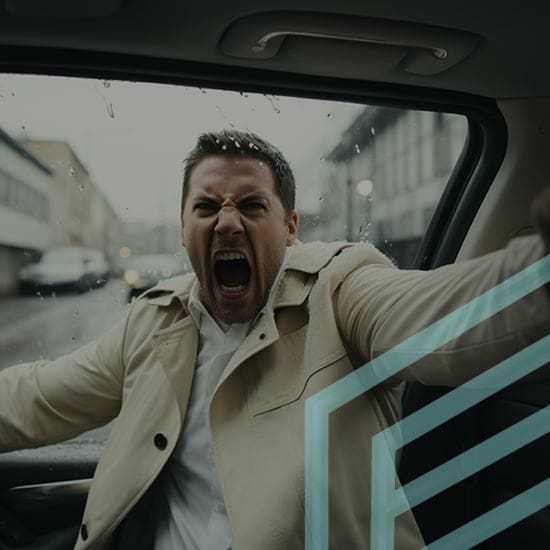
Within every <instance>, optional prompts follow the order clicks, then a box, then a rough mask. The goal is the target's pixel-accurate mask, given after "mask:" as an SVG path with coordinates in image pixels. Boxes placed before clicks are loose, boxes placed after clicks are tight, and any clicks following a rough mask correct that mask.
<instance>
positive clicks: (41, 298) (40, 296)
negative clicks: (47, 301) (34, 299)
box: [36, 292, 44, 301]
mask: <svg viewBox="0 0 550 550" xmlns="http://www.w3.org/2000/svg"><path fill="white" fill-rule="evenodd" d="M36 295H37V296H38V297H39V298H40V300H42V301H44V296H42V294H40V292H37V293H36Z"/></svg>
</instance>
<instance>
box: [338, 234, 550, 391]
mask: <svg viewBox="0 0 550 550" xmlns="http://www.w3.org/2000/svg"><path fill="white" fill-rule="evenodd" d="M543 256H544V250H543V246H542V242H541V240H540V238H539V237H538V236H533V237H524V238H520V239H515V240H513V241H511V242H510V243H509V245H508V246H507V247H506V248H505V249H503V250H501V251H498V252H495V253H492V254H489V255H487V256H484V257H481V258H478V259H474V260H470V261H467V262H463V263H460V264H453V265H449V266H444V267H441V268H438V269H435V270H432V271H412V270H411V271H405V270H398V269H392V268H390V267H388V266H387V265H384V264H383V262H378V263H376V264H371V265H364V266H362V267H360V268H358V269H356V270H354V271H352V272H351V273H349V274H348V275H347V276H346V277H345V279H344V280H343V281H342V283H341V285H340V286H339V288H338V289H337V291H336V292H335V295H334V303H335V314H336V317H337V323H338V326H339V329H340V331H341V334H342V336H343V338H344V340H345V341H346V343H347V345H348V346H349V347H350V349H352V350H353V352H354V353H356V354H357V355H358V357H359V358H360V360H361V361H362V362H364V363H366V362H368V361H370V360H371V359H374V358H375V357H377V356H379V355H381V354H382V353H385V352H388V351H389V350H392V351H393V350H394V348H395V346H396V345H398V344H400V343H401V342H403V341H404V340H405V339H407V338H409V337H411V336H413V335H415V334H417V333H418V332H419V331H421V330H422V329H424V328H426V327H428V326H430V325H431V324H432V323H434V322H436V321H438V320H440V319H442V318H444V317H445V316H446V315H448V314H450V313H452V312H453V311H455V310H456V309H457V308H459V307H460V306H462V305H464V304H465V303H467V302H469V301H471V300H473V299H474V298H476V297H477V296H479V295H480V294H482V293H483V292H485V291H487V290H489V289H491V288H493V287H495V286H496V285H497V284H499V283H500V282H503V281H504V280H506V279H507V278H509V277H511V276H512V275H514V274H516V273H518V272H519V271H521V270H522V269H523V268H525V267H527V266H529V265H530V264H532V263H533V262H535V261H537V260H539V259H541V258H542V257H543ZM549 333H550V292H548V285H547V288H544V287H540V288H538V289H537V290H535V291H533V292H531V293H530V294H528V295H527V296H525V297H524V298H522V299H520V300H518V301H517V302H515V303H513V304H511V305H510V306H508V307H506V308H505V309H504V310H502V311H501V312H500V313H497V314H495V315H493V316H492V317H490V318H489V319H487V320H485V321H483V322H481V323H479V324H477V325H476V326H474V327H472V328H470V329H469V330H467V331H465V332H464V333H462V334H461V335H459V336H457V337H455V338H453V339H451V340H448V341H447V342H446V343H442V345H441V346H439V347H437V348H436V349H430V347H428V346H427V347H426V349H422V346H423V342H422V341H418V342H416V344H415V345H416V346H417V347H418V351H419V352H420V354H421V355H424V357H423V358H422V359H421V360H418V361H416V362H414V363H411V364H410V365H409V366H407V367H406V368H404V369H403V370H401V371H399V372H398V373H397V374H396V375H395V378H394V381H401V380H408V381H411V380H414V381H419V382H422V383H424V384H434V385H449V386H457V385H459V384H462V383H463V382H465V381H466V380H468V379H470V378H472V377H473V376H475V375H477V374H479V373H480V372H482V371H483V370H486V369H488V368H490V367H492V366H493V365H495V364H497V363H498V362H500V361H502V360H504V359H506V358H507V357H509V356H511V355H512V354H513V353H516V352H518V351H520V350H521V349H523V348H525V347H526V346H528V345H529V344H531V343H533V342H534V341H536V340H538V339H540V338H542V337H544V336H547V335H548V334H549ZM389 357H391V356H389ZM549 360H550V352H549ZM542 372H543V376H547V375H548V374H549V373H548V369H547V368H544V369H542V370H541V373H542ZM539 374H540V373H539Z"/></svg>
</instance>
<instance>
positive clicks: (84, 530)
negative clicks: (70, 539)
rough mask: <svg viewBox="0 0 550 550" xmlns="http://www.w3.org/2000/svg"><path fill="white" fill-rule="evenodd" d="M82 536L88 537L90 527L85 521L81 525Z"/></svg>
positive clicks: (83, 538) (83, 537)
mask: <svg viewBox="0 0 550 550" xmlns="http://www.w3.org/2000/svg"><path fill="white" fill-rule="evenodd" d="M80 536H81V537H82V540H87V539H88V527H86V524H85V523H83V524H82V525H81V526H80Z"/></svg>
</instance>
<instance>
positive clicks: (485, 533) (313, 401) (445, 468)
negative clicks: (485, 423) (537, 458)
mask: <svg viewBox="0 0 550 550" xmlns="http://www.w3.org/2000/svg"><path fill="white" fill-rule="evenodd" d="M548 282H550V256H548V255H547V256H546V257H545V258H542V259H541V260H539V261H538V262H536V263H534V264H532V265H531V266H529V267H527V268H526V269H524V270H522V271H520V272H519V273H517V274H515V275H514V276H512V277H510V278H509V279H507V280H505V281H504V282H502V283H500V284H499V285H497V286H496V287H494V288H493V289H491V290H488V291H487V292H485V293H483V294H481V295H480V296H478V297H477V298H475V299H474V300H472V301H470V302H468V303H467V304H465V305H463V306H462V307H460V308H458V309H457V310H455V311H454V312H452V313H451V314H449V315H447V316H446V317H444V318H443V319H441V320H439V321H437V322H436V323H434V324H432V325H430V326H429V327H427V328H426V329H424V330H422V331H420V332H419V333H417V334H415V335H414V336H412V337H410V338H408V339H407V340H405V341H404V342H402V343H401V344H399V345H398V346H395V347H394V348H393V349H392V350H389V351H388V352H386V353H384V354H382V355H380V356H379V357H377V358H376V359H374V360H372V361H370V362H369V363H367V364H365V365H363V366H362V367H361V368H359V369H357V370H356V371H354V372H352V373H350V374H349V375H348V376H346V377H344V378H342V379H341V380H339V381H337V382H335V383H334V384H332V385H330V386H328V387H327V388H325V389H324V390H322V391H320V392H319V393H317V394H316V395H314V396H312V397H310V398H309V399H307V400H306V403H305V428H306V430H305V522H306V523H305V533H306V550H328V540H329V516H328V487H329V471H328V437H329V429H328V418H329V414H330V413H331V412H332V411H334V410H336V409H338V408H339V407H341V406H343V405H345V404H346V403H348V402H349V401H350V400H352V399H354V398H355V397H357V396H359V395H361V394H362V393H364V392H366V391H368V390H370V389H371V388H373V387H374V386H376V385H377V384H379V383H380V382H383V381H384V380H386V379H387V378H389V377H390V376H393V375H395V374H396V373H398V372H399V371H401V370H402V369H404V368H406V367H407V366H409V365H410V364H412V363H414V362H415V361H418V360H419V359H421V358H422V357H424V356H426V355H428V354H429V353H431V352H433V351H434V350H436V349H437V348H439V347H440V346H442V345H444V344H445V343H447V342H448V341H450V340H452V339H453V338H455V337H457V336H459V335H460V334H462V333H464V332H465V331H467V330H469V329H470V328H472V327H474V326H475V325H477V324H479V323H481V322H482V321H484V320H486V319H487V318H489V317H490V316H492V315H494V314H495V313H498V312H499V311H501V310H503V309H505V308H506V307H508V306H509V305H511V304H512V303H514V302H515V301H517V300H519V299H521V298H523V297H524V296H526V295H527V294H529V293H530V292H532V291H533V290H536V289H537V288H539V287H540V286H542V285H544V284H546V283H548ZM549 360H550V336H547V337H545V338H542V339H541V340H539V341H538V342H535V343H534V344H532V345H530V346H529V347H527V348H525V349H524V350H522V351H521V352H519V353H517V354H515V355H513V356H512V357H510V358H508V359H506V360H505V361H502V362H501V363H500V364H498V365H496V366H494V367H492V368H491V369H490V370H488V371H486V372H485V373H483V374H481V375H479V376H477V377H476V378H474V379H472V380H470V381H469V382H467V383H466V384H464V385H462V386H460V387H458V388H456V389H454V390H453V391H452V392H450V393H449V394H447V395H445V396H443V397H442V398H440V399H439V400H437V401H435V402H434V403H431V404H430V405H428V406H427V407H424V408H423V409H421V410H419V411H417V412H416V413H414V414H413V415H410V416H409V417H407V418H405V419H403V420H402V421H401V422H399V423H397V424H396V425H395V426H392V427H391V428H388V429H386V430H384V431H383V432H381V433H380V434H377V435H376V436H374V438H373V448H372V453H373V456H372V479H373V486H372V495H371V548H373V549H376V550H385V549H392V550H393V543H394V532H393V525H394V519H395V517H396V516H397V515H399V514H401V513H402V512H403V511H404V510H407V509H409V508H410V507H411V506H415V505H416V504H418V503H420V502H422V501H424V500H426V499H427V498H430V497H431V496H433V495H434V494H437V493H438V492H441V491H443V490H444V489H445V488H447V487H449V486H450V485H452V484H454V483H456V482H457V481H460V479H463V478H464V477H467V476H469V475H471V474H472V473H474V472H476V471H478V470H480V469H481V468H484V467H485V466H487V465H489V464H491V463H492V462H494V461H496V460H498V459H500V458H502V457H503V456H506V455H507V454H509V453H511V452H513V451H514V450H516V449H518V448H520V447H522V446H523V445H526V444H527V443H529V442H530V441H532V440H534V439H536V438H538V437H540V436H541V435H544V434H545V433H548V431H549V427H550V421H549V414H550V412H549V409H548V408H546V409H543V410H541V411H540V412H538V413H536V414H535V415H532V416H530V417H528V418H527V419H525V420H523V421H521V422H519V423H518V424H516V425H514V426H511V427H510V428H508V429H507V430H504V431H503V432H501V433H499V434H497V435H496V436H493V437H492V438H490V439H488V440H486V441H484V442H483V443H481V444H479V445H477V446H476V447H474V448H473V449H470V450H469V451H467V452H466V453H463V454H462V455H460V456H458V457H456V458H455V459H452V460H451V461H449V462H447V463H445V464H442V465H441V466H439V467H437V468H435V469H434V470H432V471H431V472H428V473H427V474H425V475H423V476H421V477H420V478H418V479H415V480H414V481H412V482H411V483H409V484H408V485H406V486H405V487H403V488H400V489H395V452H396V451H397V450H398V449H399V448H400V447H402V446H403V445H405V444H407V443H410V442H411V441H413V440H414V439H416V438H418V437H420V436H421V435H422V434H424V433H426V432H428V431H430V430H431V429H433V428H434V427H436V426H437V425H439V424H441V423H442V422H445V421H446V420H449V419H450V418H453V417H454V416H456V415H457V414H459V413H460V412H462V411H464V410H466V409H467V408H469V407H471V406H472V405H474V404H476V403H478V402H479V401H480V400H481V399H484V398H485V397H487V396H489V395H491V394H493V393H495V392H496V391H499V390H500V389H502V388H503V387H506V386H508V385H509V384H511V383H513V382H514V381H516V380H518V379H519V378H521V377H523V376H525V375H526V374H528V373H530V372H532V371H533V370H535V369H537V368H539V367H540V366H541V365H543V364H545V363H546V362H548V361H549ZM472 390H475V391H472ZM457 462H459V463H460V467H459V468H456V465H457ZM365 498H367V496H366V497H365ZM549 503H550V491H549V490H548V483H547V482H543V483H541V484H539V485H537V486H535V487H533V488H532V489H530V490H529V491H526V492H524V493H522V494H521V495H518V496H517V497H515V498H514V499H512V500H510V501H508V502H506V503H505V504H503V505H501V506H499V507H497V508H495V509H493V510H491V511H490V512H488V513H487V514H484V515H482V516H480V517H478V518H476V519H475V520H474V521H472V522H470V523H468V524H467V525H464V526H463V527H461V528H459V529H457V530H456V531H453V532H452V533H449V534H448V535H446V536H445V537H443V538H442V539H440V540H438V541H435V542H434V543H433V544H431V545H430V548H443V547H444V548H465V547H468V546H471V545H473V544H478V543H479V542H481V541H483V540H485V539H486V538H488V537H490V536H493V535H494V534H495V533H498V532H499V531H501V530H503V529H505V528H506V527H508V526H509V525H512V524H513V523H516V522H517V521H520V520H521V519H523V518H524V517H527V516H528V515H530V514H532V513H534V512H536V511H537V510H538V509H540V508H542V507H544V506H546V505H547V504H549ZM466 541H468V542H466Z"/></svg>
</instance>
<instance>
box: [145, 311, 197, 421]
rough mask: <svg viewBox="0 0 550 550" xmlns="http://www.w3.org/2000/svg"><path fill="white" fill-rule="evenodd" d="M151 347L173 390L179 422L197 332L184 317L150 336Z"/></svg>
mask: <svg viewBox="0 0 550 550" xmlns="http://www.w3.org/2000/svg"><path fill="white" fill-rule="evenodd" d="M153 345H154V348H155V352H156V355H157V357H158V359H159V362H160V364H161V366H162V368H163V370H164V372H165V373H166V376H167V378H168V381H169V382H170V385H171V386H172V387H173V388H174V390H175V394H176V399H177V402H178V406H179V409H180V415H181V419H182V423H183V420H184V418H185V412H186V410H187V404H188V402H189V395H190V393H191V386H192V384H193V375H194V372H195V362H196V359H197V347H198V333H197V329H196V328H195V325H194V324H193V321H192V320H191V318H190V317H185V318H184V319H182V320H181V321H178V322H177V323H176V324H175V325H172V326H171V327H169V328H167V329H163V330H160V331H158V332H157V333H156V334H154V335H153Z"/></svg>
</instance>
